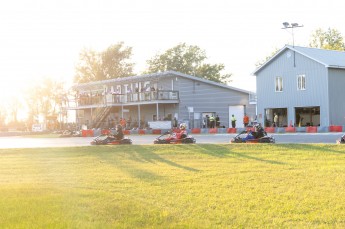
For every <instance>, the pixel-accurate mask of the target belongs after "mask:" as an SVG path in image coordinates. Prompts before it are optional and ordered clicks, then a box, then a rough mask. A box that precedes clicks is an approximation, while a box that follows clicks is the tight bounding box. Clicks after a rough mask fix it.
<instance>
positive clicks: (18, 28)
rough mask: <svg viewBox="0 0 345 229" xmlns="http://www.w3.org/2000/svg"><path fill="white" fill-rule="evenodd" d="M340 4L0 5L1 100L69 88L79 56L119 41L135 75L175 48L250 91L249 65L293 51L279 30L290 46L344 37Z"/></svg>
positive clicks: (343, 4) (72, 0)
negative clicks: (37, 87) (28, 88)
mask: <svg viewBox="0 0 345 229" xmlns="http://www.w3.org/2000/svg"><path fill="white" fill-rule="evenodd" d="M344 9H345V1H341V0H328V1H320V0H289V1H278V0H261V1H260V0H238V1H235V0H213V1H209V0H207V1H206V0H56V1H52V0H31V1H26V0H11V1H2V2H1V3H0V31H1V36H0V96H1V97H0V98H3V95H4V94H5V93H16V92H18V91H21V90H22V89H21V88H22V87H24V86H25V85H28V84H30V82H33V81H35V80H38V79H40V78H42V77H54V78H56V79H64V80H65V81H66V82H71V81H72V79H73V76H74V70H75V65H76V63H77V62H78V59H79V53H80V51H81V50H82V49H83V48H84V47H86V48H91V49H94V50H97V51H101V50H104V49H105V48H107V47H109V46H110V45H112V44H116V43H118V42H120V41H123V42H124V43H125V45H126V46H130V47H132V48H133V57H132V60H133V62H135V63H136V69H135V70H136V72H138V73H139V72H141V71H143V70H144V68H145V66H146V60H148V59H150V58H152V57H153V56H154V55H155V54H157V53H162V52H164V51H165V50H166V49H168V48H172V47H174V46H176V45H177V44H179V43H182V42H186V43H187V44H188V45H197V46H199V47H200V48H202V49H204V50H205V51H206V54H207V56H208V57H209V60H208V61H207V62H209V63H223V64H225V66H226V71H227V72H230V73H232V74H233V83H232V84H231V85H232V86H235V87H240V88H243V89H246V90H255V77H254V76H251V73H252V72H253V71H254V70H255V63H256V62H258V61H259V60H262V59H264V58H265V57H266V56H268V55H270V54H271V53H272V51H274V50H275V49H276V48H282V47H283V46H284V45H285V44H288V43H289V44H292V36H291V32H290V33H289V32H288V31H286V30H283V29H281V28H282V27H283V25H282V23H283V22H285V21H287V22H290V23H292V22H296V23H299V24H303V25H304V27H302V28H297V29H294V34H295V44H296V45H302V46H308V44H309V39H310V35H311V33H312V32H313V31H315V30H316V29H317V28H322V29H324V30H326V29H328V28H329V27H330V28H334V29H337V30H339V31H340V32H341V33H342V35H343V36H345V23H344V22H345V14H344Z"/></svg>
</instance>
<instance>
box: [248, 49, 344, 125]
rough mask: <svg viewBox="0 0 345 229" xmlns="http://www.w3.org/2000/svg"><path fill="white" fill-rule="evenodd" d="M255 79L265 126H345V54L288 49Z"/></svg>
mask: <svg viewBox="0 0 345 229" xmlns="http://www.w3.org/2000/svg"><path fill="white" fill-rule="evenodd" d="M254 75H255V76H256V82H257V86H256V87H257V91H256V92H257V98H258V99H257V112H258V121H259V122H260V123H262V124H264V125H265V126H272V123H273V117H274V114H277V115H278V118H279V121H278V126H281V127H284V126H289V125H291V124H292V125H294V126H320V127H323V126H324V127H326V126H330V125H344V123H345V103H344V98H345V96H344V95H345V90H344V89H345V52H341V51H333V50H324V49H317V48H306V47H297V46H289V45H287V46H285V47H283V48H282V49H281V50H280V51H278V52H277V53H276V54H275V55H274V56H273V57H272V58H270V59H269V60H268V61H267V62H266V63H264V64H263V65H262V66H260V67H259V68H258V69H257V70H256V71H255V72H254Z"/></svg>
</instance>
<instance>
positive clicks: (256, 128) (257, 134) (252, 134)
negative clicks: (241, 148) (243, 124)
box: [242, 124, 264, 142]
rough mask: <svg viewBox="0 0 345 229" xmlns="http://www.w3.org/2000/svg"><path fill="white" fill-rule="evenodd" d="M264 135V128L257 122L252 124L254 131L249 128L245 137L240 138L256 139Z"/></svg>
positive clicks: (243, 139)
mask: <svg viewBox="0 0 345 229" xmlns="http://www.w3.org/2000/svg"><path fill="white" fill-rule="evenodd" d="M263 136H264V129H263V128H262V127H261V125H260V124H257V125H255V126H254V132H253V131H252V130H249V132H248V134H247V136H246V137H245V138H242V141H243V142H246V141H247V140H250V139H256V138H262V137H263Z"/></svg>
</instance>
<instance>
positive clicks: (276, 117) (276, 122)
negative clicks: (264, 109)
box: [273, 113, 279, 127]
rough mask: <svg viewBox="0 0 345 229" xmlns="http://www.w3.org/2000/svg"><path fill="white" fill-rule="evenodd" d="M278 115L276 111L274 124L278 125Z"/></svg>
mask: <svg viewBox="0 0 345 229" xmlns="http://www.w3.org/2000/svg"><path fill="white" fill-rule="evenodd" d="M278 119H279V118H278V115H277V113H274V117H273V126H274V127H277V126H278Z"/></svg>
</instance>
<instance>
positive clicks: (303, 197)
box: [0, 144, 345, 228]
mask: <svg viewBox="0 0 345 229" xmlns="http://www.w3.org/2000/svg"><path fill="white" fill-rule="evenodd" d="M0 157H1V160H0V225H1V226H0V227H1V228H282V227H283V228H344V227H345V204H344V203H345V195H344V188H345V146H343V145H322V144H314V145H306V144H300V145H290V144H276V145H266V144H254V145H253V144H231V145H230V144H224V145H208V144H205V145H203V144H198V145H143V146H140V145H127V146H90V147H74V148H39V149H0Z"/></svg>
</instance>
